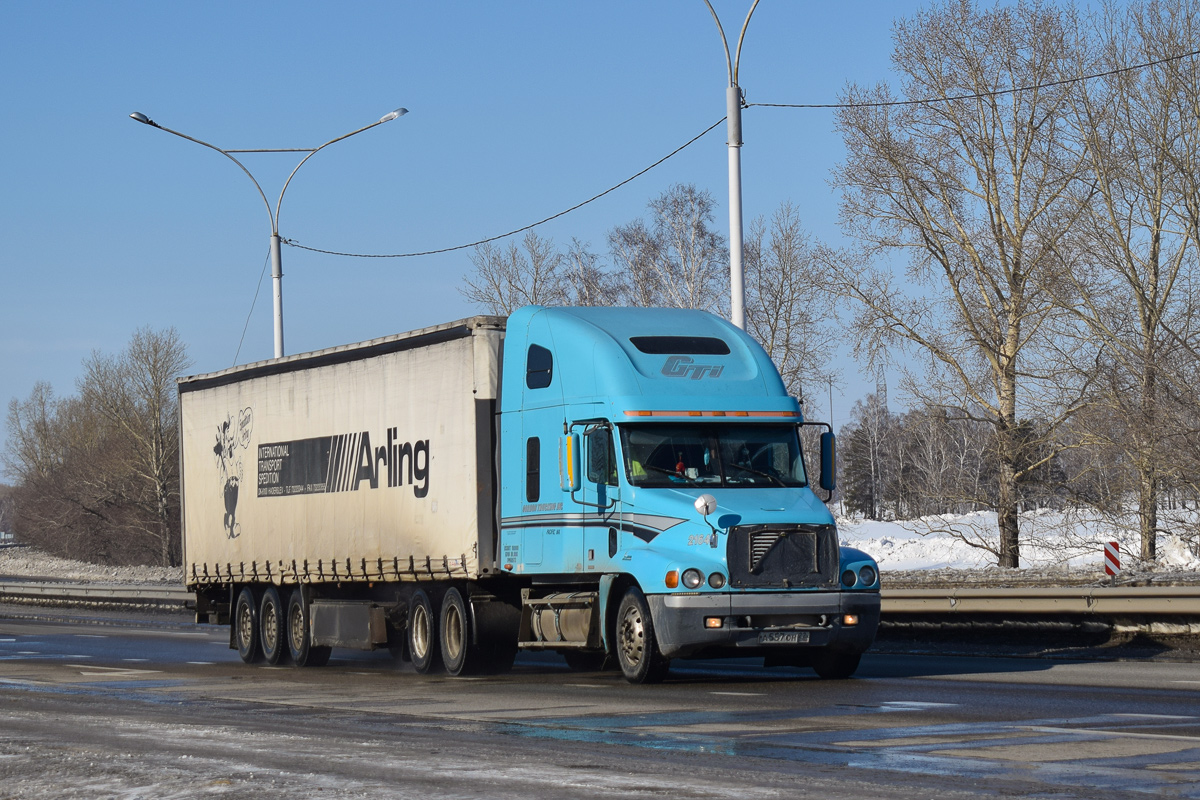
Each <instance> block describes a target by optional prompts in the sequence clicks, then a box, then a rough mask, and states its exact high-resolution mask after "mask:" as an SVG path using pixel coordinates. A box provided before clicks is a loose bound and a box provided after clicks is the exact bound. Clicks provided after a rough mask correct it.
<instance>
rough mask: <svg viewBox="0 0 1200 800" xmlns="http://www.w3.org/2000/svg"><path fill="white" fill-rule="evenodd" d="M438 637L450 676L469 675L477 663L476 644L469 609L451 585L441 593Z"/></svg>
mask: <svg viewBox="0 0 1200 800" xmlns="http://www.w3.org/2000/svg"><path fill="white" fill-rule="evenodd" d="M439 623H440V624H439V625H438V632H439V634H440V636H439V637H438V638H439V640H440V641H441V648H442V663H443V664H445V665H446V672H449V673H450V674H451V675H464V674H470V673H471V672H474V671H475V668H476V667H477V666H478V662H479V655H480V654H479V649H480V648H479V647H478V645H477V644H476V643H475V639H476V637H475V630H474V626H472V624H471V609H470V607H469V606H468V605H467V600H466V598H464V597H463V595H462V592H461V591H459V589H458V587H456V586H452V587H450V589H448V590H447V591H446V594H445V595H443V596H442V613H441V618H440V620H439Z"/></svg>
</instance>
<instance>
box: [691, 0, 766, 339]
mask: <svg viewBox="0 0 1200 800" xmlns="http://www.w3.org/2000/svg"><path fill="white" fill-rule="evenodd" d="M704 5H706V6H708V10H709V12H710V13H711V14H712V17H713V20H714V21H715V22H716V23H717V30H718V31H719V32H720V34H721V43H722V44H723V45H725V66H726V69H728V71H729V86H728V87H727V88H726V89H725V115H726V116H725V119H726V121H727V123H726V127H727V130H728V132H729V137H728V144H729V321H730V322H732V323H733V324H734V325H736V326H738V327H739V328H741V329H742V330H745V329H746V275H745V272H744V270H743V267H742V149H741V148H742V101H743V99H744V97H745V95H744V93H743V92H742V88H741V87H740V86H738V65H739V64H740V63H741V60H742V42H743V41H744V40H745V38H746V26H747V25H749V24H750V17H751V16H752V15H753V14H754V9H755V8H757V7H758V0H754V4H753V5H751V6H750V11H749V12H748V13H747V14H746V21H745V22H744V23H742V33H741V35H740V36H738V43H737V51H736V53H735V55H734V57H733V58H732V59H730V57H729V40H728V39H726V38H725V29H724V28H722V27H721V20H720V18H719V17H717V12H716V11H713V7H712V3H710V2H709V0H704Z"/></svg>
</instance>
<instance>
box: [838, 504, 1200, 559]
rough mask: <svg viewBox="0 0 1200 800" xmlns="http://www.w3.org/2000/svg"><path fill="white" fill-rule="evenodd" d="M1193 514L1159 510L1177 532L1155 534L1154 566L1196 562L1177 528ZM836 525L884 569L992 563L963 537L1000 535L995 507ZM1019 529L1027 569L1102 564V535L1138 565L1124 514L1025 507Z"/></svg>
mask: <svg viewBox="0 0 1200 800" xmlns="http://www.w3.org/2000/svg"><path fill="white" fill-rule="evenodd" d="M1122 522H1123V523H1125V524H1121V523H1122ZM1198 522H1200V514H1197V512H1195V511H1192V512H1181V513H1180V514H1178V515H1177V516H1175V517H1174V518H1171V517H1170V516H1168V515H1167V514H1166V512H1164V515H1163V517H1162V518H1161V519H1160V524H1161V525H1162V526H1163V527H1166V528H1167V529H1168V530H1172V529H1177V530H1179V533H1169V534H1165V535H1164V534H1160V535H1159V537H1158V545H1157V548H1158V565H1157V569H1158V570H1159V571H1163V570H1166V571H1195V570H1200V555H1198V554H1197V552H1196V550H1195V546H1194V545H1190V544H1189V542H1188V538H1189V537H1188V536H1187V535H1186V534H1185V533H1184V532H1185V531H1187V532H1188V533H1191V532H1192V531H1194V530H1195V526H1196V525H1197V523H1198ZM838 532H839V534H840V535H841V539H842V543H843V544H846V545H850V546H851V547H857V548H858V549H860V550H863V551H865V552H867V553H869V554H870V555H872V556H874V557H875V559H876V560H877V561H879V566H880V569H882V570H885V571H888V572H892V571H910V570H936V569H985V568H988V567H992V566H994V565H995V563H996V557H995V556H994V555H993V554H992V553H991V552H988V550H986V549H982V548H980V547H975V546H972V545H971V544H970V543H972V542H973V543H975V544H983V545H987V546H989V547H991V548H992V549H993V550H994V549H996V546H997V542H998V540H999V529H998V527H997V524H996V514H995V512H977V513H974V514H963V515H941V516H932V517H922V518H920V519H914V520H904V521H898V522H887V521H876V520H864V519H862V518H839V519H838ZM1020 537H1021V566H1022V567H1023V568H1026V569H1031V570H1038V571H1047V570H1062V571H1068V570H1080V571H1082V570H1096V571H1102V570H1103V566H1104V543H1105V542H1113V541H1115V542H1117V543H1118V544H1119V546H1120V551H1121V561H1122V567H1124V568H1126V569H1140V565H1138V564H1137V558H1136V556H1137V554H1138V553H1140V551H1141V546H1140V544H1139V540H1138V535H1137V532H1136V530H1131V527H1130V526H1129V525H1128V520H1124V521H1118V522H1114V521H1111V520H1107V519H1104V518H1102V517H1098V516H1086V515H1084V514H1081V513H1080V512H1077V511H1032V512H1028V513H1025V514H1022V515H1021V521H1020Z"/></svg>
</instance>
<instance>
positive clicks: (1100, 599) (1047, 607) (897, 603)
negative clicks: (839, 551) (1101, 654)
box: [881, 586, 1200, 618]
mask: <svg viewBox="0 0 1200 800" xmlns="http://www.w3.org/2000/svg"><path fill="white" fill-rule="evenodd" d="M881 597H882V601H883V616H884V617H885V618H886V617H887V616H888V615H897V614H929V615H954V614H1010V615H1017V614H1024V615H1030V616H1054V615H1094V616H1097V617H1121V616H1126V615H1137V616H1145V617H1164V618H1170V617H1178V616H1186V615H1195V616H1200V586H1071V587H1062V588H1041V587H1024V586H1023V587H1017V588H977V587H972V588H953V587H952V588H942V589H934V588H930V589H884V590H883V592H882V593H881Z"/></svg>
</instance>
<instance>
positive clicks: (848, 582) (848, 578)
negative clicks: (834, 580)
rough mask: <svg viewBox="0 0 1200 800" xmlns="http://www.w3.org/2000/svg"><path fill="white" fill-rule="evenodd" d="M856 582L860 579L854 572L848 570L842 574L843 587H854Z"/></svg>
mask: <svg viewBox="0 0 1200 800" xmlns="http://www.w3.org/2000/svg"><path fill="white" fill-rule="evenodd" d="M856 580H858V578H857V577H856V576H855V574H854V570H852V569H848V570H846V571H845V572H843V573H842V585H843V586H853V585H854V582H855V581H856Z"/></svg>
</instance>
